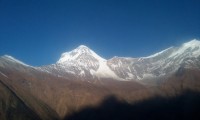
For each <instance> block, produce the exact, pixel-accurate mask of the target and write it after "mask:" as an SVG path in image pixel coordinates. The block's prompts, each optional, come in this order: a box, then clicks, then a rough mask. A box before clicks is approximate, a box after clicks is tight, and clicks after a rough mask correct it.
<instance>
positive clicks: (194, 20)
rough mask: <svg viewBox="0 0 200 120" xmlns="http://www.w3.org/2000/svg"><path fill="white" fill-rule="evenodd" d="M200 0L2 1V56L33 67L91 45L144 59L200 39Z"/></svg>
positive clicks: (112, 53)
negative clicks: (81, 46)
mask: <svg viewBox="0 0 200 120" xmlns="http://www.w3.org/2000/svg"><path fill="white" fill-rule="evenodd" d="M199 6H200V1H199V0H59V1H58V0H57V1H56V0H20V1H19V0H0V45H1V47H0V55H4V54H8V55H11V56H13V57H15V58H17V59H19V60H21V61H23V62H25V63H27V64H30V65H33V66H40V65H48V64H53V63H55V62H56V61H57V60H58V59H59V58H60V55H61V54H62V53H63V52H66V51H70V50H72V49H75V48H76V47H78V46H79V45H82V44H83V45H86V46H88V47H89V48H91V49H92V50H94V51H95V52H96V53H97V54H99V55H100V56H102V57H103V58H106V59H109V58H111V57H113V56H124V57H141V56H148V55H151V54H153V53H155V52H159V51H161V50H163V49H166V48H168V47H170V46H174V45H180V44H181V43H183V42H186V41H189V40H192V39H195V38H196V39H199V38H200V22H199V21H200V7H199Z"/></svg>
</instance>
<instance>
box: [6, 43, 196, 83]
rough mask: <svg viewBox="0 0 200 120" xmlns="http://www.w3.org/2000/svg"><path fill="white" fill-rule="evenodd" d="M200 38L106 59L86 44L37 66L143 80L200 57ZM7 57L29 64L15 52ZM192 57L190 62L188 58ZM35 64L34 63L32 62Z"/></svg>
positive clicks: (76, 74)
mask: <svg viewBox="0 0 200 120" xmlns="http://www.w3.org/2000/svg"><path fill="white" fill-rule="evenodd" d="M199 55H200V41H199V40H197V39H193V40H191V41H189V42H186V43H183V44H182V45H180V46H178V47H169V48H167V49H164V50H162V51H160V52H158V53H155V54H152V55H150V56H147V57H139V58H131V57H113V58H111V59H108V60H106V59H104V58H102V57H101V56H99V55H98V54H96V53H95V52H94V51H93V50H91V49H90V48H89V47H87V46H85V45H80V46H78V47H77V48H75V49H74V50H72V51H69V52H64V53H62V55H61V57H60V59H59V60H58V61H57V62H56V63H55V64H51V65H46V66H41V67H33V68H35V69H37V70H40V71H43V72H47V73H50V74H54V75H56V76H60V77H68V76H73V77H76V78H79V79H83V80H84V79H94V78H98V79H102V78H103V79H104V78H110V79H115V80H143V79H150V78H156V77H160V76H165V75H168V74H171V73H174V72H175V71H177V70H178V68H179V67H181V65H182V64H186V63H188V65H185V66H187V67H189V66H190V65H189V62H190V63H191V61H192V62H195V61H199V59H198V56H199ZM3 58H5V59H8V60H11V61H13V62H18V63H20V64H23V65H25V66H30V65H27V64H25V63H23V62H21V61H19V60H17V59H15V58H13V57H11V56H8V55H5V56H3ZM187 61H189V62H187ZM30 67H32V66H30Z"/></svg>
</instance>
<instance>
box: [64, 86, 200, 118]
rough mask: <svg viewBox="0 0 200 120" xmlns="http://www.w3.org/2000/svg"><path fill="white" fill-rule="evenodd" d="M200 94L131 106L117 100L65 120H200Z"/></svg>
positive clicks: (191, 92) (159, 98)
mask: <svg viewBox="0 0 200 120" xmlns="http://www.w3.org/2000/svg"><path fill="white" fill-rule="evenodd" d="M199 119H200V92H194V91H190V90H186V91H184V92H183V93H182V94H180V95H179V96H176V97H171V98H165V97H153V98H151V99H148V100H145V101H142V102H138V103H136V104H130V103H127V102H125V101H120V100H118V99H117V98H116V97H114V96H110V97H108V98H106V99H105V100H104V101H103V102H102V104H101V105H99V106H98V107H88V108H84V109H82V110H80V111H79V112H77V113H74V114H72V115H70V116H66V118H65V119H64V120H199Z"/></svg>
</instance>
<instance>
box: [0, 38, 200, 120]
mask: <svg viewBox="0 0 200 120" xmlns="http://www.w3.org/2000/svg"><path fill="white" fill-rule="evenodd" d="M199 73H200V41H198V40H196V39H194V40H191V41H189V42H186V43H183V44H182V45H180V46H178V47H170V48H167V49H165V50H163V51H161V52H158V53H156V54H153V55H150V56H147V57H140V58H131V57H113V58H111V59H109V60H106V59H104V58H102V57H100V56H99V55H98V54H96V53H95V52H94V51H93V50H91V49H90V48H88V47H87V46H84V45H80V46H79V47H77V48H76V49H74V50H72V51H69V52H65V53H63V54H62V55H61V58H60V59H59V60H58V61H57V62H56V63H55V64H51V65H47V66H41V67H34V66H31V65H27V64H25V63H23V62H21V61H19V60H17V59H15V58H14V57H12V56H9V55H4V56H2V57H0V93H1V94H0V120H40V119H41V120H61V119H67V118H68V116H69V115H72V114H74V113H76V112H79V111H80V110H82V109H84V108H86V107H88V106H93V107H94V106H98V105H100V103H101V102H102V101H103V100H105V98H107V97H109V96H114V97H116V99H118V100H119V101H125V102H127V103H128V104H130V103H131V105H132V104H133V103H137V102H138V101H143V100H148V99H149V98H152V97H154V96H164V97H167V98H171V97H176V96H178V95H181V94H182V93H183V92H184V91H185V90H192V91H195V92H199V91H200V74H199ZM183 102H185V101H183ZM191 102H192V100H191ZM199 108H200V107H199ZM199 108H198V107H197V109H198V110H199ZM191 109H192V108H191ZM170 110H171V109H170ZM195 110H196V109H195ZM189 115H190V114H189ZM195 115H197V114H195ZM197 117H199V118H200V116H198V115H197Z"/></svg>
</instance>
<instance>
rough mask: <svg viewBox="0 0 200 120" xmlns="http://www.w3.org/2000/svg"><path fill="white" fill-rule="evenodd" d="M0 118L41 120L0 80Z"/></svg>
mask: <svg viewBox="0 0 200 120" xmlns="http://www.w3.org/2000/svg"><path fill="white" fill-rule="evenodd" d="M0 120H41V118H40V117H39V116H38V115H37V114H36V113H35V112H34V111H33V110H31V109H30V108H29V107H27V106H26V105H25V104H24V102H23V101H21V100H20V99H19V98H18V97H17V96H16V95H15V94H14V93H13V92H12V91H10V90H9V88H7V87H6V86H4V85H3V84H2V83H1V82H0Z"/></svg>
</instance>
